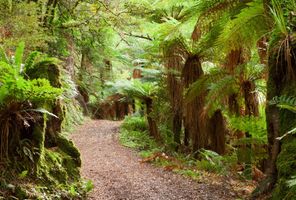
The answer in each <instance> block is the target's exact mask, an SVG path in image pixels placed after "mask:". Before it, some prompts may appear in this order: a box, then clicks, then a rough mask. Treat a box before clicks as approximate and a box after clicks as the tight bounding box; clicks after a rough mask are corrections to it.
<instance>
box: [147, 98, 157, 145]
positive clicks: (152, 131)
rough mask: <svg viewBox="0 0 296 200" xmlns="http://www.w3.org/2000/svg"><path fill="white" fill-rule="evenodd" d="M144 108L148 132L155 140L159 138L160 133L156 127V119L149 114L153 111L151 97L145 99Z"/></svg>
mask: <svg viewBox="0 0 296 200" xmlns="http://www.w3.org/2000/svg"><path fill="white" fill-rule="evenodd" d="M145 104H146V109H147V121H148V126H149V134H150V136H151V137H153V138H155V139H156V140H157V141H159V140H160V135H159V132H158V128H157V123H156V121H155V120H154V119H153V118H152V117H151V116H150V114H151V113H152V111H153V100H152V99H151V98H149V97H148V98H146V99H145Z"/></svg>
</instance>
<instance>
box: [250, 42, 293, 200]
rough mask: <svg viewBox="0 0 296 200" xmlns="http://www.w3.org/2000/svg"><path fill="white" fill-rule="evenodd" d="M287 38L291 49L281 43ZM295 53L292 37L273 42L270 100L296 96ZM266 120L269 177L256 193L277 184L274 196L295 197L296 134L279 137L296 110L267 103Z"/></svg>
mask: <svg viewBox="0 0 296 200" xmlns="http://www.w3.org/2000/svg"><path fill="white" fill-rule="evenodd" d="M286 39H288V41H285V42H289V43H290V45H291V46H290V48H291V49H288V48H287V46H285V45H279V44H282V41H283V40H286ZM293 44H294V46H293ZM289 51H290V52H289ZM286 53H288V54H290V56H291V62H290V63H291V65H289V62H288V61H287V54H286ZM295 55H296V47H295V43H293V39H292V38H281V39H279V40H278V41H277V43H274V44H271V45H270V50H269V59H268V65H269V66H268V68H269V71H268V72H269V75H268V77H269V78H268V82H267V101H271V100H272V99H273V98H274V97H276V96H286V97H291V96H292V97H295V96H296V91H295V88H296V78H295V77H296V57H295ZM266 120H267V131H268V150H269V159H268V161H269V163H268V165H267V167H268V168H267V169H266V172H267V178H266V180H264V182H263V183H262V184H261V185H260V186H259V188H258V191H259V192H258V193H255V195H257V194H262V193H265V192H270V191H271V189H272V188H274V187H275V186H276V187H275V190H274V192H273V198H274V199H295V198H296V195H295V193H294V191H292V188H290V187H288V186H287V180H289V179H291V177H293V176H295V175H296V173H295V166H296V157H295V155H296V148H295V146H296V138H295V137H294V136H287V137H285V138H283V139H282V140H280V141H279V140H278V139H277V138H278V137H281V136H283V135H284V134H285V133H287V132H288V131H289V130H291V129H292V128H294V127H295V124H296V114H295V113H293V112H291V111H288V110H286V109H279V108H278V107H276V106H275V105H270V104H267V107H266Z"/></svg>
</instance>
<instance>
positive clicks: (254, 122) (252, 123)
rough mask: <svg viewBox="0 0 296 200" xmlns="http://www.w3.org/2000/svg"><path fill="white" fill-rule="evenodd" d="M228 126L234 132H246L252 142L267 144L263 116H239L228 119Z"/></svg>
mask: <svg viewBox="0 0 296 200" xmlns="http://www.w3.org/2000/svg"><path fill="white" fill-rule="evenodd" d="M229 124H230V126H231V128H232V129H233V130H234V131H241V132H248V133H249V134H250V135H251V137H252V139H254V142H255V141H256V140H257V141H258V142H259V143H266V142H267V129H266V119H265V116H261V117H255V116H241V117H235V116H231V117H229Z"/></svg>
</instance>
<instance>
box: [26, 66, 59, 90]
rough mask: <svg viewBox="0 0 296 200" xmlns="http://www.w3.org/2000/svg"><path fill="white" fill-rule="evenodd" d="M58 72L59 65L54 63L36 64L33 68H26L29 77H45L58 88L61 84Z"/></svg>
mask: <svg viewBox="0 0 296 200" xmlns="http://www.w3.org/2000/svg"><path fill="white" fill-rule="evenodd" d="M60 73H61V72H60V68H59V66H57V65H55V64H46V65H37V66H35V67H34V68H30V69H27V70H26V74H27V75H28V76H29V77H30V79H34V78H45V79H47V80H49V82H50V84H51V85H52V86H53V87H57V88H60V87H61V85H62V84H61V80H60Z"/></svg>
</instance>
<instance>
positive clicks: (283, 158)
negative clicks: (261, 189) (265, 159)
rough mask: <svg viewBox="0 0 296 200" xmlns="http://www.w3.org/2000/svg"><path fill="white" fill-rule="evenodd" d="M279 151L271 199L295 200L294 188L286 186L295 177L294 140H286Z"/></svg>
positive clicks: (295, 140) (295, 148)
mask: <svg viewBox="0 0 296 200" xmlns="http://www.w3.org/2000/svg"><path fill="white" fill-rule="evenodd" d="M281 149H282V150H281V153H280V154H279V156H278V159H277V169H278V182H277V185H276V188H275V190H274V192H273V198H272V199H274V200H277V199H296V190H295V188H293V187H288V184H287V181H288V180H290V179H291V178H292V176H295V175H296V170H295V169H296V138H294V137H292V136H291V137H289V138H286V139H285V140H284V142H283V144H282V146H281Z"/></svg>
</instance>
